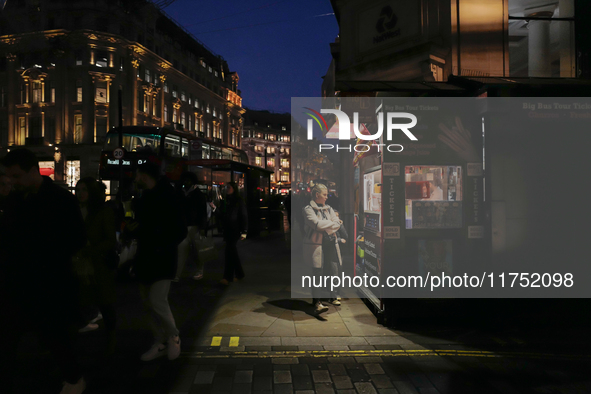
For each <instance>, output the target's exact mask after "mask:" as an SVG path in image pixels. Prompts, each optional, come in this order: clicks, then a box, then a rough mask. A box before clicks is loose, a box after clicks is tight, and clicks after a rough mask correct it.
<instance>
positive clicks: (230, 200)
mask: <svg viewBox="0 0 591 394" xmlns="http://www.w3.org/2000/svg"><path fill="white" fill-rule="evenodd" d="M220 216H221V224H222V229H223V231H224V240H225V241H226V261H225V268H224V279H222V280H221V281H220V283H221V284H223V285H227V284H229V283H230V282H232V281H233V280H238V279H242V278H244V271H243V270H242V264H241V263H240V256H238V248H237V244H238V241H239V240H243V239H245V238H246V231H247V230H248V214H247V212H246V205H245V204H244V200H242V198H241V197H240V195H239V194H238V186H237V185H236V182H229V183H228V185H227V186H226V198H225V199H224V200H223V202H222V204H221V207H220Z"/></svg>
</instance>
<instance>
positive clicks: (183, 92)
mask: <svg viewBox="0 0 591 394" xmlns="http://www.w3.org/2000/svg"><path fill="white" fill-rule="evenodd" d="M181 100H183V101H187V94H186V93H185V91H184V90H181Z"/></svg>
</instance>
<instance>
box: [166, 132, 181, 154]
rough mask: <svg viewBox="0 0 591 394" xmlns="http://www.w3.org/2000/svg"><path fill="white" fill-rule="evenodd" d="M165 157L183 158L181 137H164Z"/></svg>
mask: <svg viewBox="0 0 591 394" xmlns="http://www.w3.org/2000/svg"><path fill="white" fill-rule="evenodd" d="M164 155H165V156H166V157H181V137H179V136H178V135H173V134H167V135H166V137H164Z"/></svg>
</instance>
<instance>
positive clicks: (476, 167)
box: [468, 163, 483, 176]
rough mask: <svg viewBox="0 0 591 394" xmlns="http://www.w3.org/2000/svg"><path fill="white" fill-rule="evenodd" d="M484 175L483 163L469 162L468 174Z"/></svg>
mask: <svg viewBox="0 0 591 394" xmlns="http://www.w3.org/2000/svg"><path fill="white" fill-rule="evenodd" d="M482 175H483V173H482V163H468V176H482Z"/></svg>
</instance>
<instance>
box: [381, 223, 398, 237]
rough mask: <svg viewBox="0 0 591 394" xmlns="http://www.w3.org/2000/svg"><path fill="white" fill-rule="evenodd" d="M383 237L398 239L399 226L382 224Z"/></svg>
mask: <svg viewBox="0 0 591 394" xmlns="http://www.w3.org/2000/svg"><path fill="white" fill-rule="evenodd" d="M384 239H400V226H384Z"/></svg>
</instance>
